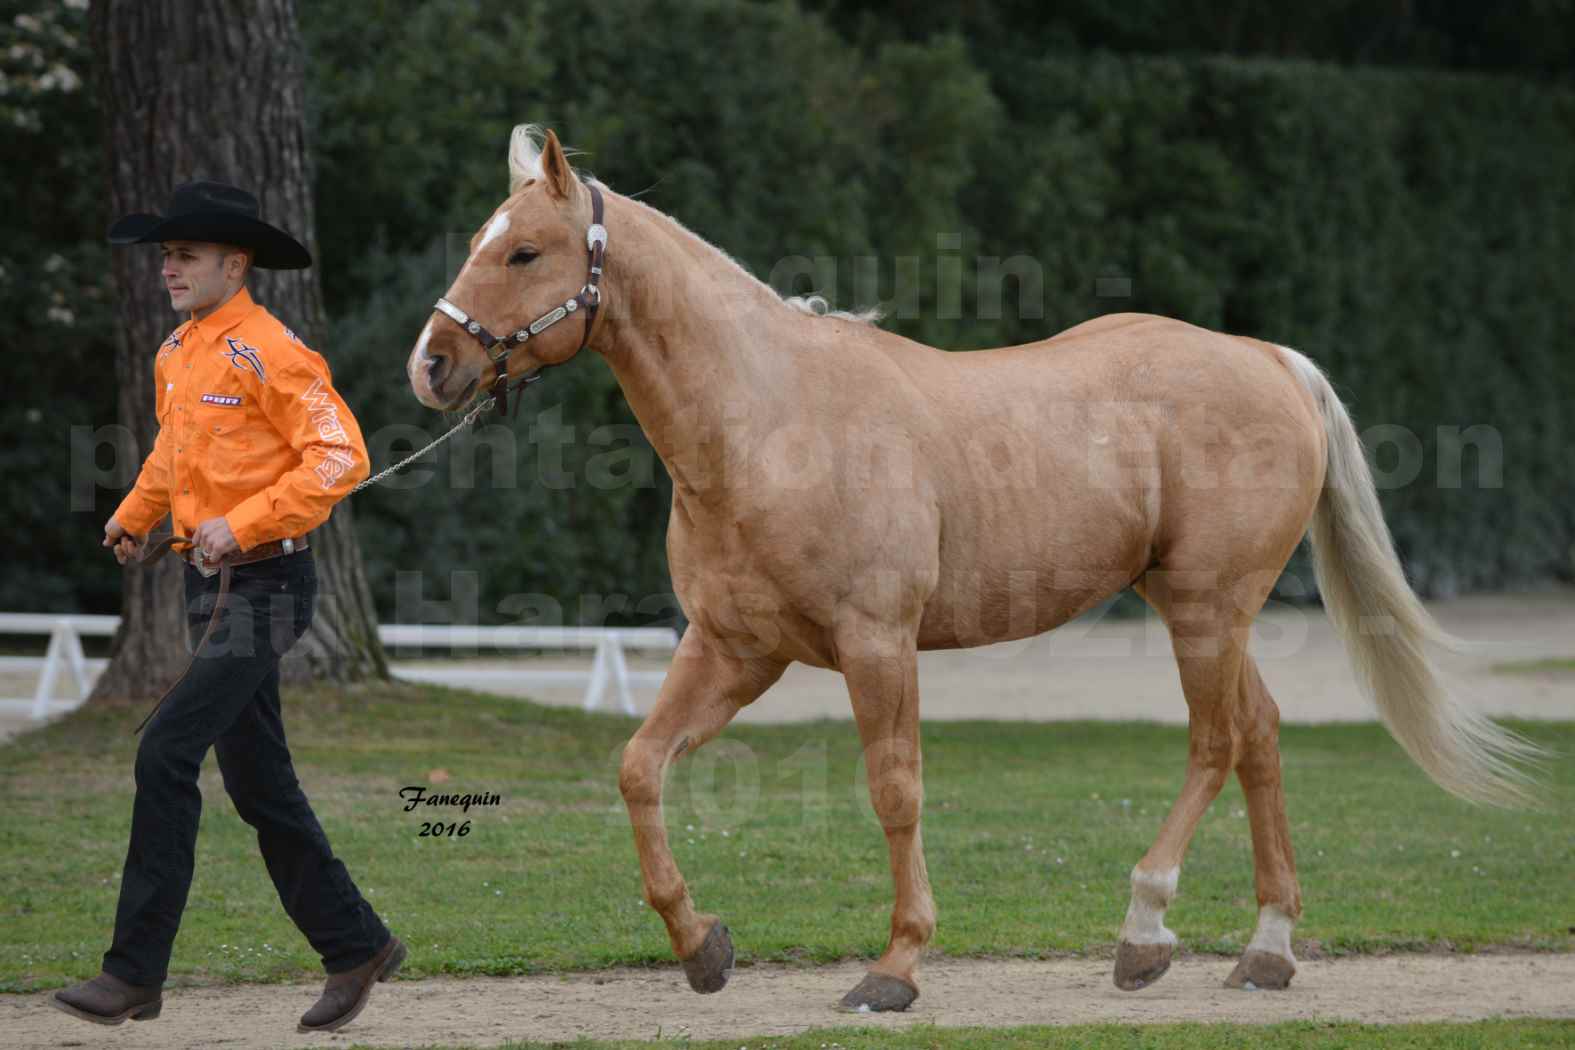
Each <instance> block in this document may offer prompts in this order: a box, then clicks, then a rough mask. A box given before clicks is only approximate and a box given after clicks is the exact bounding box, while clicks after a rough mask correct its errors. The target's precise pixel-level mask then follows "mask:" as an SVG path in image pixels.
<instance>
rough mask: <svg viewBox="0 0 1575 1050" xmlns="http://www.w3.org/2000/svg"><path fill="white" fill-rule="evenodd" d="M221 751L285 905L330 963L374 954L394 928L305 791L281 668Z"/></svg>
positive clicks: (351, 964)
mask: <svg viewBox="0 0 1575 1050" xmlns="http://www.w3.org/2000/svg"><path fill="white" fill-rule="evenodd" d="M213 751H214V755H215V756H216V757H217V758H218V760H219V769H220V771H221V772H222V773H223V774H224V789H225V790H226V791H228V792H229V793H230V798H231V800H233V801H234V803H235V809H236V812H238V813H240V815H241V819H242V820H244V821H246V823H248V824H250V825H251V826H252V827H253V828H255V829H257V845H258V847H259V848H260V849H261V850H262V855H263V861H264V863H266V864H267V865H268V874H269V876H270V877H272V879H273V885H274V888H275V889H276V890H278V891H279V901H280V903H282V904H283V905H284V910H285V911H286V912H288V913H289V915H290V918H291V919H292V920H293V921H294V922H295V925H296V926H297V927H299V928H300V931H301V932H302V933H303V934H305V935H306V939H307V940H308V941H310V942H311V945H312V947H313V948H315V949H316V950H317V954H318V955H320V956H322V959H323V968H324V969H326V970H327V971H328V972H329V973H342V972H344V971H346V970H353V969H355V968H356V967H358V966H360V965H361V964H363V963H365V962H366V961H367V960H369V959H371V958H372V957H373V956H374V955H376V954H377V953H378V952H379V951H380V950H381V949H382V948H383V947H384V946H385V945H386V944H387V943H388V940H389V937H390V934H389V932H388V928H387V927H386V926H384V925H383V923H382V921H381V920H380V919H379V918H378V917H377V914H376V913H375V912H374V911H373V910H372V906H371V905H370V904H368V903H367V902H366V900H365V898H363V897H362V896H361V892H360V890H358V889H356V886H355V883H354V882H353V881H351V879H350V873H349V872H348V871H346V870H345V866H344V864H343V862H341V861H340V860H339V859H338V858H337V857H335V856H334V853H333V850H332V849H331V848H330V847H329V845H328V837H327V836H326V835H325V834H324V833H323V829H322V825H321V824H319V823H318V821H317V817H316V815H315V814H314V813H313V812H312V807H311V803H309V802H308V801H307V799H306V795H305V793H304V792H302V790H301V785H300V781H299V780H298V779H297V778H296V775H295V767H294V765H293V764H292V763H291V761H290V750H289V747H288V745H287V744H286V743H285V736H284V722H283V719H282V718H281V715H280V709H279V672H278V668H275V669H274V670H273V672H272V673H270V674H269V675H268V676H267V677H266V678H264V679H263V681H262V683H261V684H260V685H258V687H257V691H256V692H255V693H254V694H253V698H252V702H251V703H250V704H248V705H247V706H246V708H245V710H243V711H242V712H241V714H240V716H239V717H238V718H236V719H235V721H234V722H233V723H231V724H230V728H229V729H227V730H226V731H225V732H224V734H223V735H222V736H220V737H219V739H218V741H217V743H215V745H214V749H213Z"/></svg>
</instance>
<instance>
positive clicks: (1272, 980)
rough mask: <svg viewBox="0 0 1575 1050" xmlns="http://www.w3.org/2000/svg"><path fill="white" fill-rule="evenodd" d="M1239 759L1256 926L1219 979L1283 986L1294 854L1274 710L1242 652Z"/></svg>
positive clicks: (1294, 890) (1297, 896)
mask: <svg viewBox="0 0 1575 1050" xmlns="http://www.w3.org/2000/svg"><path fill="white" fill-rule="evenodd" d="M1241 674H1242V682H1241V690H1242V699H1243V704H1242V708H1241V715H1242V720H1241V727H1240V728H1241V758H1240V759H1239V760H1238V761H1237V763H1236V776H1237V778H1238V779H1240V780H1241V787H1242V790H1243V791H1244V792H1245V793H1246V795H1247V815H1248V817H1249V818H1250V819H1251V821H1252V858H1253V867H1254V875H1255V878H1256V881H1257V888H1258V928H1257V930H1256V931H1255V932H1254V933H1253V935H1252V941H1251V943H1249V944H1248V945H1247V950H1246V951H1244V952H1243V953H1242V956H1241V961H1240V962H1238V963H1237V964H1236V968H1235V969H1234V970H1233V971H1231V975H1230V977H1229V978H1227V979H1226V981H1225V983H1226V985H1227V986H1229V987H1231V988H1284V987H1286V986H1287V985H1289V984H1290V983H1291V975H1292V974H1294V973H1295V972H1296V958H1295V956H1293V955H1292V954H1291V929H1292V928H1293V927H1294V926H1295V925H1296V919H1297V917H1298V916H1300V915H1301V911H1302V892H1301V887H1300V886H1299V885H1298V884H1297V881H1296V856H1295V853H1294V852H1293V851H1292V849H1291V830H1290V823H1289V821H1287V819H1286V816H1285V790H1284V788H1283V787H1282V786H1281V783H1280V743H1279V741H1280V710H1279V708H1278V707H1277V706H1275V703H1274V698H1273V697H1271V696H1270V695H1269V690H1268V688H1267V687H1265V686H1264V684H1263V679H1262V678H1261V677H1259V675H1258V668H1257V666H1256V665H1255V664H1254V663H1253V660H1252V657H1251V656H1248V657H1247V658H1246V660H1245V661H1244V662H1243V664H1242V670H1241Z"/></svg>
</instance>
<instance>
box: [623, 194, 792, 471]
mask: <svg viewBox="0 0 1575 1050" xmlns="http://www.w3.org/2000/svg"><path fill="white" fill-rule="evenodd" d="M606 225H607V229H608V233H609V245H608V257H609V262H608V267H607V280H608V294H607V305H606V320H605V323H604V327H603V330H602V332H601V333H599V334H598V337H597V339H596V340H595V342H594V344H593V348H594V349H595V350H596V351H597V352H598V353H600V354H601V355H602V356H603V357H605V358H606V359H607V363H608V364H609V365H610V366H611V367H612V370H613V375H614V376H616V377H617V380H618V385H619V386H620V387H621V388H622V389H623V394H624V397H625V398H626V399H627V400H628V402H629V407H630V408H631V409H633V410H634V414H635V418H637V419H638V420H639V421H640V426H641V428H642V429H643V430H644V431H645V435H646V437H647V438H648V439H649V440H650V442H651V445H652V447H653V448H655V450H656V452H657V454H658V455H659V456H661V457H662V462H663V463H664V464H665V465H666V467H667V470H668V473H669V474H670V475H671V476H672V478H673V483H674V486H675V487H676V488H677V489H678V490H679V492H680V493H681V494H683V495H686V496H691V497H694V498H696V499H699V500H701V501H703V502H711V501H713V500H715V499H718V498H721V497H724V496H725V488H726V485H727V477H728V475H729V473H730V472H729V471H728V469H727V463H728V458H729V456H736V455H737V453H738V451H739V448H738V445H739V441H738V439H739V436H740V434H741V429H740V428H742V427H744V426H745V425H747V424H749V423H752V422H753V423H758V421H759V420H758V418H757V413H758V410H759V406H760V405H761V403H762V401H763V400H765V399H773V398H781V397H785V396H791V394H790V387H791V385H792V382H793V370H792V368H791V364H792V361H791V352H790V351H789V350H788V348H787V347H786V346H785V345H784V340H785V338H787V337H788V335H789V333H788V332H786V331H784V329H785V328H787V327H788V326H790V324H791V322H792V320H793V319H794V318H793V315H792V313H791V311H790V308H788V307H786V306H784V304H783V303H782V302H781V300H780V299H778V298H777V296H776V295H775V294H774V293H773V292H772V291H771V290H770V289H769V288H767V287H766V286H765V285H763V284H761V283H760V282H759V281H757V280H755V279H754V278H753V277H751V276H749V275H748V274H747V273H745V272H744V271H743V270H741V269H740V268H739V267H738V266H737V265H736V264H734V263H733V262H732V261H731V260H729V259H727V258H726V257H725V256H724V255H723V254H722V253H721V252H719V251H717V250H716V249H715V248H712V247H711V246H710V245H708V244H706V243H704V242H703V241H701V240H700V239H699V238H698V237H695V236H694V235H693V234H690V233H688V232H687V231H685V230H683V229H682V228H681V227H679V226H678V225H677V224H676V223H674V222H673V221H672V220H670V219H668V218H666V217H665V216H663V215H661V214H660V213H658V212H655V211H653V210H652V209H650V208H647V207H645V206H644V205H639V204H636V203H634V202H632V201H629V200H627V199H626V198H611V199H610V200H609V205H608V218H607V224H606Z"/></svg>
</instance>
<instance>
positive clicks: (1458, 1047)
mask: <svg viewBox="0 0 1575 1050" xmlns="http://www.w3.org/2000/svg"><path fill="white" fill-rule="evenodd" d="M678 1045H682V1046H685V1047H688V1048H690V1050H1160V1048H1163V1050H1239V1048H1241V1047H1274V1048H1275V1050H1365V1048H1368V1047H1382V1048H1385V1050H1423V1048H1427V1050H1522V1048H1532V1047H1539V1048H1540V1047H1567V1046H1575V1024H1572V1023H1570V1022H1567V1021H1564V1022H1561V1021H1480V1022H1476V1023H1473V1024H1403V1025H1384V1026H1378V1025H1358V1024H1344V1023H1340V1024H1330V1023H1321V1022H1305V1021H1304V1022H1295V1023H1291V1024H1276V1025H1263V1026H1249V1025H1202V1024H1175V1025H1114V1024H1111V1025H1076V1026H1068V1027H1065V1028H1050V1027H1044V1026H1037V1027H1031V1028H992V1029H981V1028H930V1027H925V1026H919V1027H914V1028H908V1029H904V1030H902V1031H889V1030H881V1029H875V1028H827V1029H820V1030H816V1031H812V1032H805V1033H803V1034H802V1035H795V1036H773V1037H769V1038H766V1037H760V1036H751V1037H746V1038H740V1039H726V1040H716V1041H704V1042H699V1041H695V1042H691V1041H689V1040H687V1039H684V1040H681V1041H662V1042H645V1041H638V1042H635V1041H628V1040H619V1041H617V1042H603V1041H601V1040H580V1041H576V1042H573V1043H551V1044H548V1043H506V1044H504V1045H503V1047H501V1048H500V1050H548V1048H549V1047H554V1048H567V1047H573V1048H574V1050H638V1048H643V1047H654V1046H678ZM349 1050H376V1048H374V1047H369V1046H362V1045H360V1044H357V1045H356V1046H352V1047H350V1048H349ZM425 1050H474V1048H472V1047H467V1046H462V1045H442V1046H431V1047H427V1048H425Z"/></svg>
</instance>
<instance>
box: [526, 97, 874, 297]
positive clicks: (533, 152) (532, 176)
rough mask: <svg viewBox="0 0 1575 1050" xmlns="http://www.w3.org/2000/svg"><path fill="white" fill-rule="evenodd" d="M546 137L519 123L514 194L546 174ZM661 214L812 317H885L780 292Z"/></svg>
mask: <svg viewBox="0 0 1575 1050" xmlns="http://www.w3.org/2000/svg"><path fill="white" fill-rule="evenodd" d="M546 138H547V136H546V133H545V132H544V131H543V130H542V129H541V127H540V125H537V124H519V125H516V126H515V128H514V131H513V133H512V134H510V135H509V194H510V195H511V196H512V195H513V194H516V193H518V192H519V191H520V190H522V189H524V188H525V187H526V186H527V185H528V184H529V183H530V182H532V181H533V180H536V179H540V178H543V177H544V173H543V172H542V168H541V151H542V147H543V144H544V143H545V142H546ZM564 154H565V155H566V156H570V157H573V156H577V155H578V154H579V151H578V150H572V149H569V148H567V147H565V148H564ZM576 174H581V173H579V171H578V169H576ZM581 177H582V178H585V179H587V181H590V182H595V183H596V184H597V185H598V186H600V187H601V188H602V189H605V190H607V191H608V192H611V187H609V186H608V185H607V184H606V183H605V182H602V181H601V180H600V179H597V178H595V177H594V176H586V175H583V174H582V175H581ZM635 203H637V204H638V203H640V202H639V201H636V202H635ZM642 207H647V208H649V207H650V206H649V205H642ZM651 210H652V211H655V210H656V209H654V208H652V209H651ZM657 214H658V215H662V217H663V218H665V219H667V221H668V222H671V223H672V224H673V225H674V226H677V227H678V228H679V229H680V230H683V232H684V233H686V234H688V235H689V236H690V237H693V238H694V239H695V240H697V241H699V242H700V243H701V244H703V245H705V246H706V247H707V248H709V249H710V250H711V251H713V252H715V253H716V254H717V255H719V256H721V257H722V259H723V260H724V261H725V262H727V263H728V264H729V265H731V266H733V267H734V268H735V269H737V270H739V271H740V272H742V273H743V274H744V275H745V276H747V277H748V278H749V279H750V280H752V281H754V282H755V283H757V284H759V285H760V286H761V287H762V288H765V289H767V290H768V291H770V292H771V294H772V295H775V296H776V297H777V298H778V299H780V300H781V301H782V303H783V305H785V306H788V307H790V308H792V309H794V310H797V311H799V312H800V313H805V314H809V315H810V316H811V317H835V318H838V319H840V320H843V321H857V322H859V323H860V324H875V323H876V322H878V321H879V320H880V319H881V316H882V315H881V310H880V308H879V307H872V308H871V309H868V310H833V309H831V303H830V302H829V301H828V300H827V299H826V297H825V296H823V295H814V294H810V295H792V296H784V295H782V294H780V293H779V292H777V290H776V289H775V288H772V287H771V286H770V285H768V284H766V282H764V281H762V280H760V278H758V277H756V276H755V275H754V274H752V273H750V272H749V269H748V268H747V267H745V266H744V265H743V264H741V263H740V262H739V261H738V260H737V259H735V258H733V257H732V256H731V255H729V254H728V253H727V252H725V251H723V250H722V249H721V248H718V247H717V246H716V245H714V244H712V243H711V242H710V241H707V240H706V239H705V238H704V237H701V236H700V235H699V234H697V233H695V232H694V231H693V230H691V229H689V228H688V227H687V226H685V225H684V224H683V223H681V222H679V221H678V220H677V219H675V218H673V217H672V216H671V215H666V214H664V213H662V212H657Z"/></svg>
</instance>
